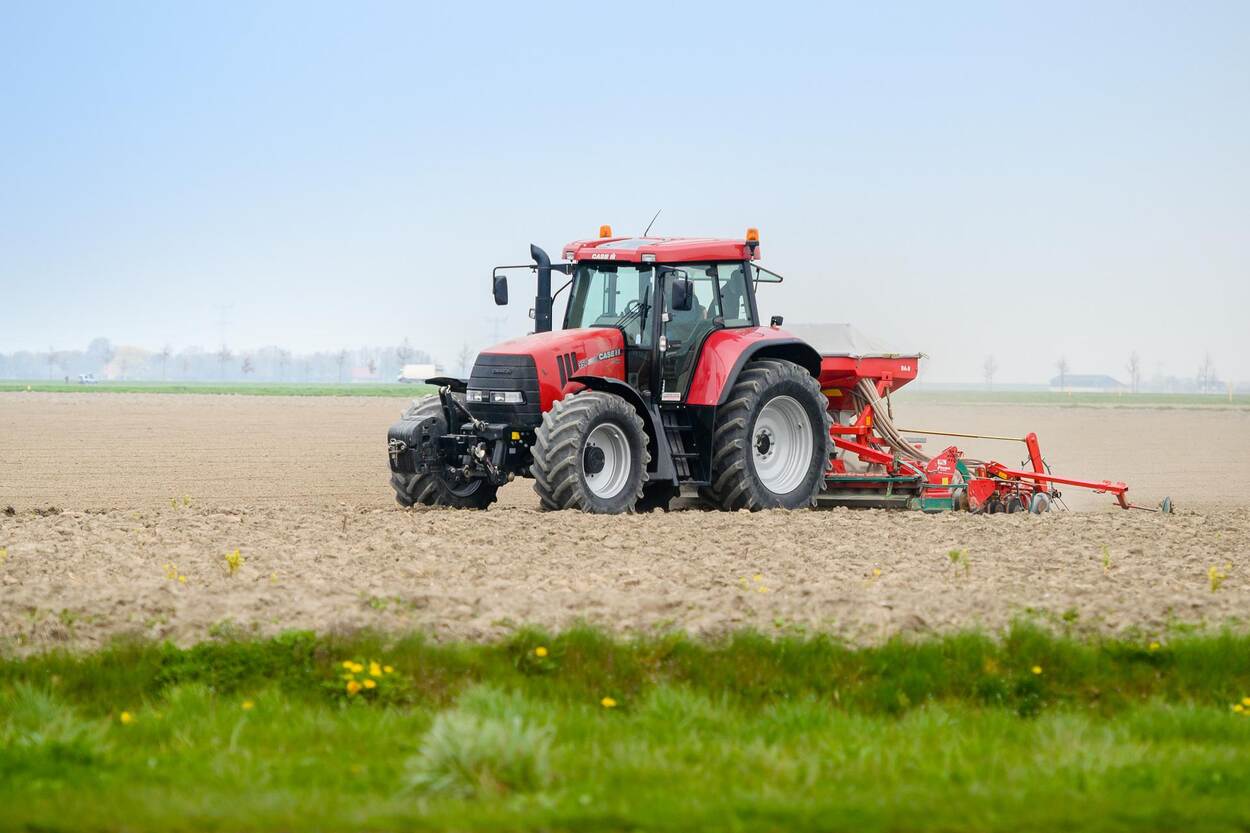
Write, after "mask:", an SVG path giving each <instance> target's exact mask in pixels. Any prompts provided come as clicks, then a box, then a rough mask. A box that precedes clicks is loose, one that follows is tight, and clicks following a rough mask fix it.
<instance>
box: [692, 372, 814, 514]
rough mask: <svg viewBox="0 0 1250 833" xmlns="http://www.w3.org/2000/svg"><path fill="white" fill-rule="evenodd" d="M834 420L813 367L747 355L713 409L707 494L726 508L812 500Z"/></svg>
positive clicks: (792, 504)
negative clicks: (810, 370) (722, 400)
mask: <svg viewBox="0 0 1250 833" xmlns="http://www.w3.org/2000/svg"><path fill="white" fill-rule="evenodd" d="M831 424H832V417H831V416H830V414H829V410H828V407H827V401H826V399H825V396H824V394H822V393H821V392H820V384H819V383H818V382H817V381H816V380H815V379H813V378H812V376H811V374H810V373H808V372H807V371H806V370H804V369H803V368H801V367H799V366H798V365H797V364H794V363H793V362H787V361H782V360H779V359H758V360H756V361H753V362H751V363H750V364H748V365H747V366H746V368H745V369H744V370H743V371H742V373H741V374H739V376H738V381H737V382H736V383H735V384H734V386H733V389H732V390H731V391H730V392H729V401H728V402H726V403H725V405H724V406H722V407H721V408H719V409H718V410H717V414H716V429H715V436H714V438H713V441H712V478H711V481H712V482H711V485H710V486H709V487H708V488H707V489H706V490H704V491H703V492H702V494H703V496H704V498H705V499H707V500H710V501H711V502H712V503H713V504H714V505H716V506H718V507H719V508H721V509H725V510H729V511H733V510H737V509H749V510H751V511H752V512H755V511H758V510H760V509H800V508H803V507H807V506H814V505H815V504H816V495H817V494H818V493H819V492H820V490H821V488H822V487H823V486H824V482H825V468H826V467H827V466H828V464H829V455H830V453H831V449H830V445H831V443H830V440H829V427H830V425H831Z"/></svg>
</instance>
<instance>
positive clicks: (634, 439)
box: [530, 390, 651, 515]
mask: <svg viewBox="0 0 1250 833" xmlns="http://www.w3.org/2000/svg"><path fill="white" fill-rule="evenodd" d="M534 434H535V440H534V446H533V448H532V449H531V451H532V453H533V455H534V464H533V465H532V466H530V473H531V474H532V475H534V491H535V492H537V493H538V497H539V499H540V500H541V501H542V507H543V509H550V510H558V509H580V510H581V511H583V512H593V513H596V514H602V515H616V514H620V513H622V512H633V511H634V508H635V505H636V504H637V503H638V499H639V498H640V497H642V492H643V488H642V487H643V483H644V481H645V480H646V476H647V463H648V462H650V460H651V456H650V454H648V453H647V433H646V429H645V428H644V427H643V424H642V417H640V416H638V412H637V411H635V410H634V407H633V406H632V405H630V404H629V403H628V402H626V401H625V400H624V399H622V398H621V397H619V396H614V395H613V394H610V393H605V392H603V391H594V390H584V391H581V392H579V393H575V394H572V395H570V396H566V397H565V398H564V399H561V400H560V401H558V402H556V403H555V404H554V405H553V406H552V408H551V410H550V411H548V412H547V413H546V414H544V415H543V421H542V425H540V426H538V430H537V431H535V432H534Z"/></svg>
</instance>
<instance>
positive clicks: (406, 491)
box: [391, 394, 499, 509]
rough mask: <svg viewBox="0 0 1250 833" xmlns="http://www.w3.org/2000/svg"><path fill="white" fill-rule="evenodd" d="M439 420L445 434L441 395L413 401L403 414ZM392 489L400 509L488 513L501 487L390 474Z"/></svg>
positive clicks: (435, 475) (431, 475)
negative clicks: (421, 507)
mask: <svg viewBox="0 0 1250 833" xmlns="http://www.w3.org/2000/svg"><path fill="white" fill-rule="evenodd" d="M428 417H435V418H437V419H438V423H439V426H440V428H441V430H443V431H446V430H447V425H446V421H445V417H444V415H443V403H442V402H440V401H439V398H438V395H437V394H435V395H433V396H423V397H421V398H420V399H417V400H414V401H413V403H412V405H411V407H409V408H408V410H406V411H404V413H403V415H402V416H401V419H426V418H428ZM391 486H392V487H394V489H395V500H396V502H398V503H399V505H400V506H404V507H408V506H415V505H417V504H418V503H419V504H422V505H424V506H452V507H456V508H458V509H485V508H486V507H487V506H490V505H491V504H492V503H494V502H495V493H496V492H497V491H498V490H499V487H498V486H493V485H491V484H490V483H487V482H486V481H485V480H470V481H468V482H467V483H449V482H448V481H447V480H446V478H444V477H443V476H442V475H441V474H438V473H435V472H430V473H427V474H400V473H399V472H392V473H391Z"/></svg>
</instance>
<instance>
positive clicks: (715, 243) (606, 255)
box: [562, 237, 759, 263]
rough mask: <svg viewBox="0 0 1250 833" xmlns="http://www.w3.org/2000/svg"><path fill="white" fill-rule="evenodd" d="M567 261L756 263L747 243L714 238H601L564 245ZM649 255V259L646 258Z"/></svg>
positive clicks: (755, 253) (753, 253)
mask: <svg viewBox="0 0 1250 833" xmlns="http://www.w3.org/2000/svg"><path fill="white" fill-rule="evenodd" d="M562 251H563V252H564V259H565V260H623V261H625V262H627V263H639V262H641V261H644V260H645V261H656V262H659V263H702V262H705V261H725V260H748V259H750V260H754V259H755V258H757V257H759V248H758V247H756V249H755V251H754V252H752V251H750V250H749V249H748V248H747V241H746V240H743V239H740V240H726V239H719V238H714V237H600V238H598V239H595V240H574V241H573V242H572V243H569V244H568V245H567V246H565V247H564V248H563V249H562ZM644 255H647V256H648V257H644Z"/></svg>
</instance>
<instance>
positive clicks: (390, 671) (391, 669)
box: [382, 665, 395, 674]
mask: <svg viewBox="0 0 1250 833" xmlns="http://www.w3.org/2000/svg"><path fill="white" fill-rule="evenodd" d="M382 671H383V672H384V673H386V674H394V673H395V668H394V667H393V666H390V665H383V666H382Z"/></svg>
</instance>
